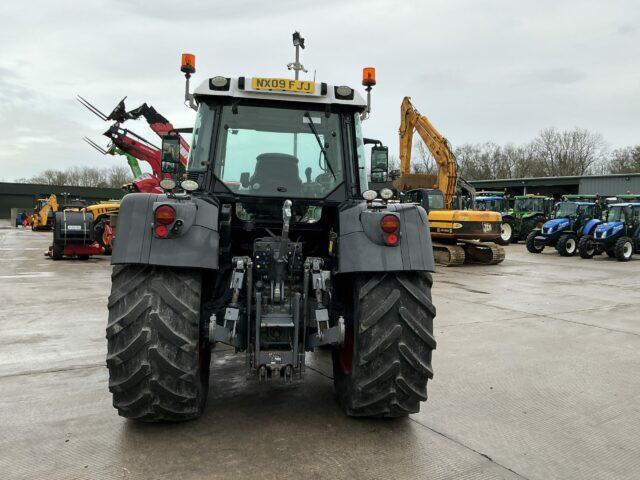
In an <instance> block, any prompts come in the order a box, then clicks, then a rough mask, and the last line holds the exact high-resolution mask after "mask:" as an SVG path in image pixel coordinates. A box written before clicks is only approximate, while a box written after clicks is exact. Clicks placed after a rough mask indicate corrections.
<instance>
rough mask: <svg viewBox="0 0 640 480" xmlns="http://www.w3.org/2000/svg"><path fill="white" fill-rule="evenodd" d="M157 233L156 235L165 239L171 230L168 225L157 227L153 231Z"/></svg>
mask: <svg viewBox="0 0 640 480" xmlns="http://www.w3.org/2000/svg"><path fill="white" fill-rule="evenodd" d="M153 230H154V231H155V232H156V235H157V236H159V237H161V238H165V237H166V236H167V235H168V234H169V229H168V228H167V226H166V225H156V226H155V227H154V229H153Z"/></svg>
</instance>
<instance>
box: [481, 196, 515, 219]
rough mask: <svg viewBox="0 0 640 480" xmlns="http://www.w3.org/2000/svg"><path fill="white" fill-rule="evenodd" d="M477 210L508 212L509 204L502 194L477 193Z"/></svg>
mask: <svg viewBox="0 0 640 480" xmlns="http://www.w3.org/2000/svg"><path fill="white" fill-rule="evenodd" d="M475 210H480V211H490V212H498V213H501V214H506V213H507V211H508V210H509V205H508V201H507V199H506V198H505V197H504V196H502V195H476V202H475Z"/></svg>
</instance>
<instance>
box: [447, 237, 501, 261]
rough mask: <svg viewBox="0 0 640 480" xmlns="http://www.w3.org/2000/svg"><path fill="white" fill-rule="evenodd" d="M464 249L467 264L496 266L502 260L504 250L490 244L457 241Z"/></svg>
mask: <svg viewBox="0 0 640 480" xmlns="http://www.w3.org/2000/svg"><path fill="white" fill-rule="evenodd" d="M458 243H460V244H461V245H462V247H463V248H464V249H465V253H466V258H467V263H479V264H482V265H497V264H498V263H501V262H502V261H503V260H504V253H505V252H504V248H502V247H501V246H500V245H496V244H495V243H491V242H478V241H475V240H458Z"/></svg>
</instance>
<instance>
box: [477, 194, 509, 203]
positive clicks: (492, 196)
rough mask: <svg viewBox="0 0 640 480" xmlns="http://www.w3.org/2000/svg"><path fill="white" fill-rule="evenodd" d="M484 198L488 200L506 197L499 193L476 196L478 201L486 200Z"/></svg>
mask: <svg viewBox="0 0 640 480" xmlns="http://www.w3.org/2000/svg"><path fill="white" fill-rule="evenodd" d="M484 200H487V201H493V200H504V197H502V196H498V195H487V196H482V195H481V196H479V197H476V201H478V202H479V201H484Z"/></svg>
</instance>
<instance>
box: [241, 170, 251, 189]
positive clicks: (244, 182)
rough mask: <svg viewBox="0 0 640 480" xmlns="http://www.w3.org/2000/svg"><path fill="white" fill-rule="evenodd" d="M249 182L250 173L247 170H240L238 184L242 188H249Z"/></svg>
mask: <svg viewBox="0 0 640 480" xmlns="http://www.w3.org/2000/svg"><path fill="white" fill-rule="evenodd" d="M250 182H251V174H250V173H249V172H242V173H241V174H240V185H242V187H243V188H249V184H250Z"/></svg>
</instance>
